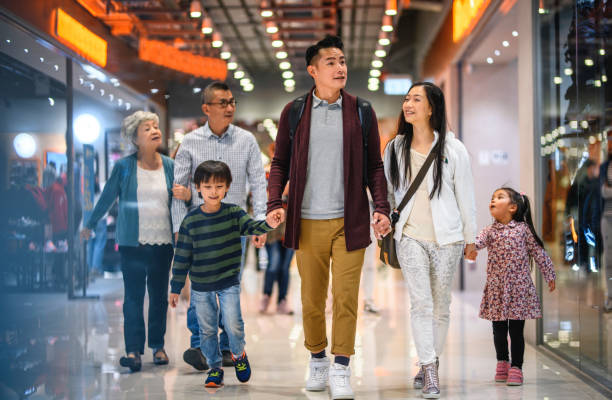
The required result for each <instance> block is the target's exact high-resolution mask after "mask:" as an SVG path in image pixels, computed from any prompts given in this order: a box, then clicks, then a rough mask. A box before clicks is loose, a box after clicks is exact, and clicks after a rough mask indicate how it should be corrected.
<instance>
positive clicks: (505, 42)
mask: <svg viewBox="0 0 612 400" xmlns="http://www.w3.org/2000/svg"><path fill="white" fill-rule="evenodd" d="M502 46H504V47H508V46H510V43H509V42H508V41H507V40H504V41H503V42H502Z"/></svg>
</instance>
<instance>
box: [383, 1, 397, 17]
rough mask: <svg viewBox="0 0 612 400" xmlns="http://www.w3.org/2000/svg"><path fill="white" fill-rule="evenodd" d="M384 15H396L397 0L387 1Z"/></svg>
mask: <svg viewBox="0 0 612 400" xmlns="http://www.w3.org/2000/svg"><path fill="white" fill-rule="evenodd" d="M385 14H387V15H397V0H387V7H386V8H385Z"/></svg>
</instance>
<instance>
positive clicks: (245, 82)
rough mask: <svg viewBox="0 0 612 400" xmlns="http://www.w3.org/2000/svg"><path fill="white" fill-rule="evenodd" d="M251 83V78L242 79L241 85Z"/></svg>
mask: <svg viewBox="0 0 612 400" xmlns="http://www.w3.org/2000/svg"><path fill="white" fill-rule="evenodd" d="M250 84H251V80H250V79H249V78H242V79H240V86H247V85H250Z"/></svg>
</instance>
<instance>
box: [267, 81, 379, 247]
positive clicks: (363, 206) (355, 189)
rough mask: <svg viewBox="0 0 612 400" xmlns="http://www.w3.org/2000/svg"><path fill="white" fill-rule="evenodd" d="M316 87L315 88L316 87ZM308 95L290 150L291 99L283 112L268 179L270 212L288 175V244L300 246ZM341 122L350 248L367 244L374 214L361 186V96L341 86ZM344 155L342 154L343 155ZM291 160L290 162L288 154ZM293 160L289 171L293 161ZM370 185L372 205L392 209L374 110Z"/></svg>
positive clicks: (346, 229)
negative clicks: (289, 182)
mask: <svg viewBox="0 0 612 400" xmlns="http://www.w3.org/2000/svg"><path fill="white" fill-rule="evenodd" d="M313 90H314V89H313ZM313 90H311V91H310V94H309V95H308V98H307V99H306V104H305V106H304V113H303V115H302V118H301V120H300V123H299V124H298V127H297V129H296V132H295V137H294V139H293V156H291V149H290V138H289V111H290V109H291V104H292V103H289V104H287V105H286V106H285V108H284V109H283V112H282V113H281V117H280V121H279V124H278V133H277V136H276V151H275V153H274V158H273V160H272V165H271V168H270V179H269V183H268V193H269V195H268V213H269V212H271V211H273V210H276V209H277V208H281V207H282V201H281V196H282V193H283V189H284V187H285V184H286V183H287V181H288V180H290V181H291V185H290V187H289V204H288V207H287V227H286V232H285V243H284V244H285V246H286V247H288V248H293V249H298V247H299V242H300V219H301V211H302V199H303V197H304V189H305V187H306V170H307V168H308V145H309V140H310V115H311V111H312V92H313ZM342 123H343V140H344V144H343V148H344V154H343V156H344V232H345V236H346V249H347V250H348V251H351V250H357V249H363V248H365V247H367V246H368V245H369V244H370V243H371V240H370V216H369V209H368V197H367V194H366V188H365V187H364V186H363V176H362V175H363V140H362V134H361V124H360V122H359V115H358V112H357V98H356V97H355V96H352V95H350V94H348V93H347V92H345V91H344V90H342ZM339 156H340V155H339ZM291 157H293V162H291V163H290V158H291ZM290 164H291V171H289V165H290ZM368 186H369V188H370V192H371V193H372V197H373V199H374V211H375V212H379V213H381V214H383V215H389V213H390V207H389V202H388V201H387V181H386V179H385V173H384V170H383V163H382V160H381V156H380V136H379V134H378V122H377V120H376V114H375V113H374V112H373V111H372V125H371V128H370V132H369V134H368Z"/></svg>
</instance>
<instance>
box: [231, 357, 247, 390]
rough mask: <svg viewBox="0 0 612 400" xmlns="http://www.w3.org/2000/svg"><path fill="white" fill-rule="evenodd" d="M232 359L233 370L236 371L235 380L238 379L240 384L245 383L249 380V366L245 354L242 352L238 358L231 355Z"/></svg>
mask: <svg viewBox="0 0 612 400" xmlns="http://www.w3.org/2000/svg"><path fill="white" fill-rule="evenodd" d="M232 359H233V360H234V368H235V369H236V378H238V380H239V381H240V382H247V381H248V380H249V379H250V378H251V365H250V364H249V359H248V358H247V355H246V352H244V351H243V352H242V355H241V356H240V357H239V358H236V357H234V356H233V355H232Z"/></svg>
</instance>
